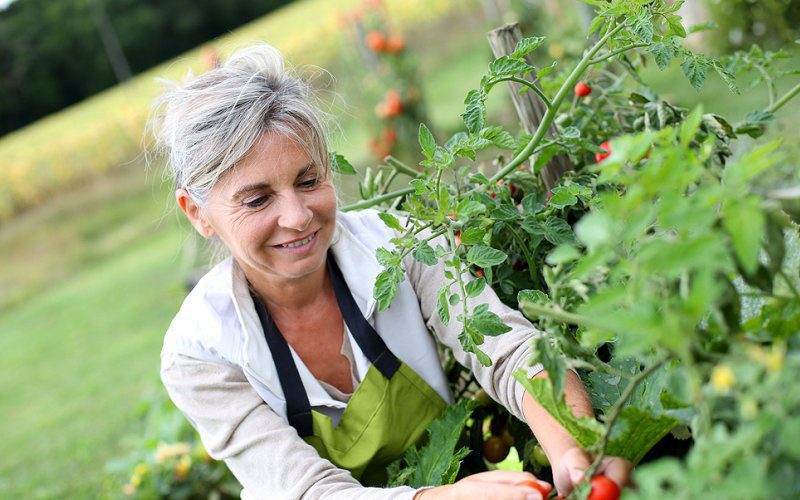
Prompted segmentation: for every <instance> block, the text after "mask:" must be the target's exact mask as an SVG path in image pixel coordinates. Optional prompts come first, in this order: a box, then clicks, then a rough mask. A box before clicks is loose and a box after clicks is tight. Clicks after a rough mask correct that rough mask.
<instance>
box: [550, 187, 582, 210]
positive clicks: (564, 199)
mask: <svg viewBox="0 0 800 500" xmlns="http://www.w3.org/2000/svg"><path fill="white" fill-rule="evenodd" d="M550 192H551V193H552V194H553V196H552V197H551V198H550V206H552V207H555V208H564V207H570V206H572V205H574V204H576V203H578V197H577V196H575V194H573V192H572V190H571V189H569V188H568V187H564V186H559V187H555V188H553V189H552V190H551V191H550Z"/></svg>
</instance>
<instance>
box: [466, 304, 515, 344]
mask: <svg viewBox="0 0 800 500" xmlns="http://www.w3.org/2000/svg"><path fill="white" fill-rule="evenodd" d="M476 311H477V309H476ZM467 325H468V326H467V328H470V329H473V330H474V331H475V332H477V333H480V334H481V335H486V336H489V337H494V336H497V335H500V334H503V333H506V332H510V331H511V327H510V326H508V325H506V324H505V323H503V320H502V319H500V316H498V315H497V314H495V313H493V312H492V311H479V312H476V313H475V314H473V315H472V316H471V317H470V318H469V320H467Z"/></svg>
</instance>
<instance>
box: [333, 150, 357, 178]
mask: <svg viewBox="0 0 800 500" xmlns="http://www.w3.org/2000/svg"><path fill="white" fill-rule="evenodd" d="M329 158H330V164H331V170H333V171H334V172H336V173H337V174H342V175H356V174H357V173H358V172H356V169H355V168H353V166H352V165H351V164H350V162H349V161H347V160H346V159H345V157H344V156H342V155H340V154H339V153H336V152H333V151H331V152H330V154H329Z"/></svg>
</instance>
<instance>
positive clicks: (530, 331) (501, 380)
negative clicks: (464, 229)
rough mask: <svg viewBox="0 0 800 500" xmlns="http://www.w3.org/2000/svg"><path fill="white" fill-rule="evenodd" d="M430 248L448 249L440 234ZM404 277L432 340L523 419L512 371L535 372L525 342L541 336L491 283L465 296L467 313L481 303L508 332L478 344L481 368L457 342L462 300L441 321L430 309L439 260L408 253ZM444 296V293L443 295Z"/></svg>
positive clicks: (439, 280) (440, 278) (520, 391)
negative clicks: (483, 356)
mask: <svg viewBox="0 0 800 500" xmlns="http://www.w3.org/2000/svg"><path fill="white" fill-rule="evenodd" d="M430 235H431V232H430V230H424V231H422V232H420V234H419V235H418V237H419V238H420V239H422V238H426V237H429V236H430ZM429 243H430V244H431V246H434V247H435V246H436V245H437V244H439V245H442V246H443V247H445V248H449V245H448V243H447V240H446V239H445V238H444V236H440V237H437V238H434V239H433V240H431V241H430V242H429ZM403 262H404V264H405V266H406V275H407V276H408V278H409V280H410V281H411V285H412V286H413V287H414V290H415V291H416V294H417V297H418V298H419V303H420V309H421V311H422V316H423V318H424V319H425V322H426V324H427V325H428V328H429V329H431V330H432V331H433V333H434V334H435V335H436V337H437V338H438V340H439V341H440V342H441V343H442V344H444V345H446V346H447V347H448V348H450V349H451V350H452V351H453V355H454V357H455V359H456V360H457V361H458V362H459V363H460V364H462V365H463V366H465V367H467V368H469V369H470V370H471V371H472V373H473V374H474V375H475V378H476V379H477V381H478V383H479V384H480V386H481V387H482V388H483V389H484V390H485V391H486V392H487V394H489V396H491V397H492V399H494V400H495V401H497V402H498V403H500V404H501V405H503V406H504V407H505V408H507V409H508V410H509V411H510V412H511V414H512V415H514V416H516V417H517V418H519V419H520V420H522V421H525V418H524V415H523V413H522V397H523V395H524V394H525V388H524V387H523V386H522V384H520V383H519V382H517V380H516V379H515V378H514V376H513V373H514V371H515V370H516V369H518V368H523V369H526V370H527V375H528V377H532V376H534V375H535V374H537V373H539V372H540V371H541V370H542V369H543V368H542V366H541V364H535V365H531V364H530V352H531V345H530V344H531V340H533V339H534V338H535V337H536V336H538V335H543V333H542V332H541V331H539V330H538V329H536V328H535V327H534V326H533V325H532V324H531V323H530V322H529V321H528V320H527V319H526V318H525V317H524V316H523V315H522V313H520V312H519V311H517V310H515V309H511V308H510V307H508V306H506V305H505V304H503V302H501V301H500V299H499V298H498V297H497V294H496V293H495V292H494V290H492V288H491V287H489V286H486V287H485V288H484V289H483V291H482V292H481V293H480V294H479V295H477V296H476V297H474V298H469V299H467V304H468V306H469V309H470V311H471V310H473V309H474V308H475V307H476V306H478V305H480V304H487V305H488V306H489V310H490V311H492V312H494V313H495V314H497V315H498V316H500V319H502V320H503V322H504V323H505V324H506V325H508V326H509V327H511V330H510V331H508V332H506V333H504V334H501V335H498V336H496V337H489V336H487V337H486V338H485V340H484V342H483V344H481V345H480V346H479V347H480V349H481V350H482V351H483V352H485V353H486V354H487V355H488V356H489V357H490V358H491V360H492V366H488V367H486V366H483V365H482V364H481V363H480V361H478V358H477V356H475V355H474V354H473V353H471V352H466V351H464V349H463V348H462V347H461V343H460V342H459V340H458V336H459V333H461V330H462V327H463V325H462V324H461V322H460V321H459V320H458V319H457V317H458V315H459V314H461V313H463V303H462V302H459V303H458V304H457V305H456V306H451V307H450V318H451V319H450V322H449V323H448V324H447V325H445V324H444V323H443V322H442V320H441V319H440V318H439V314H438V313H437V312H436V310H437V305H438V301H439V290H440V288H441V286H442V285H443V284H444V283H447V281H448V280H447V278H446V277H445V275H444V272H445V265H444V262H443V261H439V262H438V263H437V264H435V265H433V266H427V265H425V264H422V263H420V262H418V261H416V260H415V259H414V258H413V257H412V256H411V255H407V256H406V257H405V259H404V261H403ZM463 279H464V280H465V281H467V282H469V281H472V280H473V279H474V278H473V277H472V275H470V274H469V273H466V274H464V275H463ZM457 292H459V289H458V285H457V284H455V285H453V286H452V287H451V289H450V293H457ZM448 296H449V294H448Z"/></svg>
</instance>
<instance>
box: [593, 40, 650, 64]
mask: <svg viewBox="0 0 800 500" xmlns="http://www.w3.org/2000/svg"><path fill="white" fill-rule="evenodd" d="M647 46H648V44H646V43H632V44H630V45H626V46H624V47H620V48H618V49H616V50H612V51H611V52H609V53H608V54H604V55H603V56H601V57H598V58H597V59H592V60H591V61H589V64H590V65H594V64H597V63H601V62H603V61H607V60H608V59H611V58H612V57H614V56H615V55H617V54H621V53H623V52H627V51H629V50H632V49H638V48H641V47H647Z"/></svg>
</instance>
